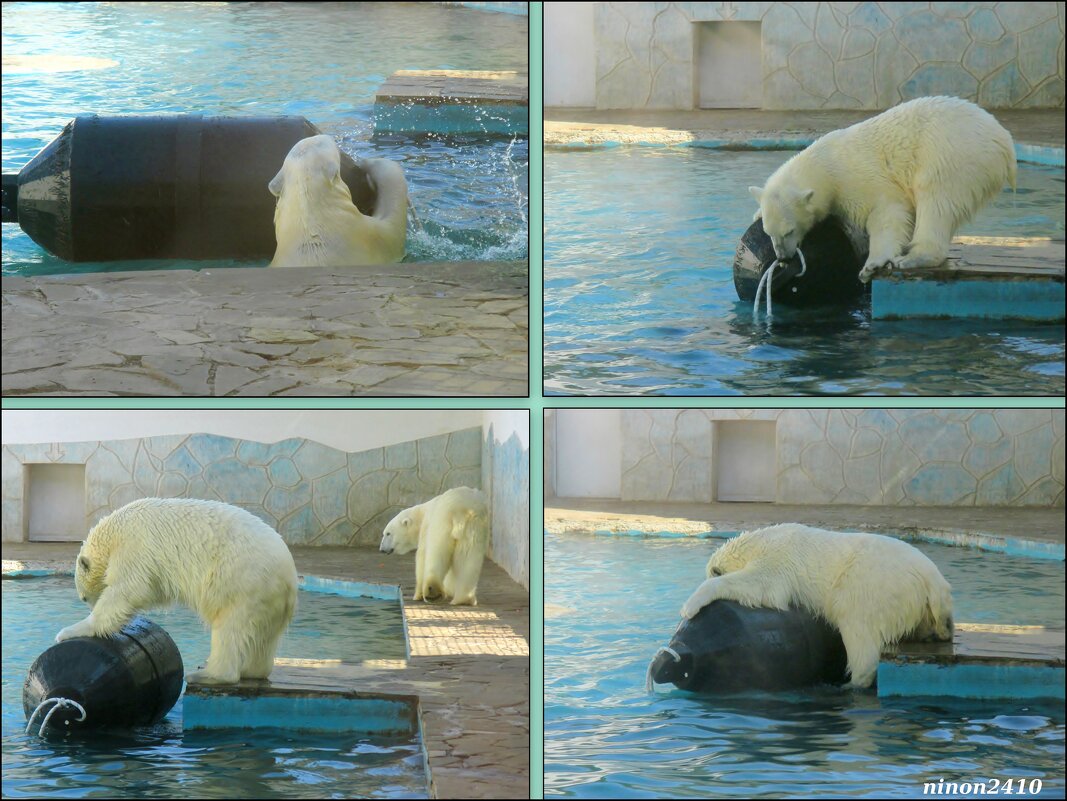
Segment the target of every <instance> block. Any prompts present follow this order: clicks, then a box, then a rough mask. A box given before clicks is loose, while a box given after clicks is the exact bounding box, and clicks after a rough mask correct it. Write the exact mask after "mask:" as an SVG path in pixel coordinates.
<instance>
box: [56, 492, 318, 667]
mask: <svg viewBox="0 0 1067 801" xmlns="http://www.w3.org/2000/svg"><path fill="white" fill-rule="evenodd" d="M74 583H75V586H76V587H77V589H78V595H79V596H81V599H82V600H83V601H86V602H87V603H88V604H89V607H90V609H91V610H92V612H91V613H90V614H89V616H88V617H87V618H85V619H84V620H80V621H78V622H77V623H75V624H73V625H71V626H67V627H66V628H65V629H63V630H62V631H60V632H59V634H58V635H56V642H60V641H62V640H67V639H70V638H71V637H89V636H93V637H104V636H107V635H109V634H114V633H115V632H117V631H119V630H120V629H121V628H122V627H123V626H124V625H125V624H126V623H127V622H128V621H129V619H130V618H131V617H132V616H133V615H134V614H135V613H137V612H138V611H139V610H142V609H149V608H152V607H157V606H164V605H169V604H174V603H180V604H183V605H184V606H187V607H189V608H190V609H192V610H193V611H194V612H196V613H197V614H198V615H200V617H201V619H203V621H204V622H205V623H207V624H208V625H209V626H211V654H210V656H208V660H207V667H206V669H205V670H200V671H195V672H193V673H190V674H189V676H188V677H187V678H188V680H189V681H190V682H200V683H202V684H235V683H237V681H238V680H239V679H265V678H267V677H268V676H269V675H270V672H271V669H272V668H273V667H274V652H275V650H276V648H277V646H278V640H279V638H280V637H281V636H282V632H284V631H285V627H286V626H288V625H289V621H290V620H292V617H293V613H294V611H295V610H296V584H297V581H296V565H295V564H293V557H292V555H291V554H290V553H289V549H288V547H286V545H285V543H284V542H283V541H282V538H281V537H280V536H279V535H278V532H276V531H275V530H274V529H272V528H271V527H270V526H268V525H267V524H266V523H264V522H263V521H262V520H260V519H259V518H258V517H256V516H255V515H254V514H252V513H251V512H246V511H245V510H244V509H238V508H237V507H235V506H230V505H229V504H225V503H219V502H217V501H201V500H185V499H176V498H167V499H163V498H144V499H142V500H139V501H133V502H132V503H128V504H126V505H125V506H123V507H122V508H121V509H118V510H116V511H114V512H112V513H111V514H109V515H108V516H107V517H105V518H104V519H103V520H101V521H100V522H99V523H97V524H96V525H95V526H93V529H92V531H90V532H89V536H88V537H86V539H85V542H84V543H83V544H82V547H81V550H80V551H79V552H78V561H77V563H76V564H75V568H74Z"/></svg>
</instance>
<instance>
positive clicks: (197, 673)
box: [185, 670, 241, 684]
mask: <svg viewBox="0 0 1067 801" xmlns="http://www.w3.org/2000/svg"><path fill="white" fill-rule="evenodd" d="M240 680H241V677H240V676H238V675H236V674H234V675H233V676H217V675H215V674H214V673H211V672H210V671H208V670H194V671H193V672H192V673H189V674H188V675H187V676H186V677H185V681H186V682H187V683H188V684H237V682H239V681H240Z"/></svg>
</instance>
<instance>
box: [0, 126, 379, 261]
mask: <svg viewBox="0 0 1067 801" xmlns="http://www.w3.org/2000/svg"><path fill="white" fill-rule="evenodd" d="M319 133H321V131H319V130H318V128H316V127H315V126H314V125H312V124H311V123H310V122H308V121H307V120H306V119H304V118H303V117H298V116H284V117H205V116H203V115H200V114H180V115H160V116H118V117H105V116H99V115H91V116H84V117H76V118H75V119H74V120H72V121H71V122H69V123H67V126H66V127H65V128H64V129H63V131H62V133H60V134H59V136H58V137H56V138H55V139H54V140H53V141H52V142H51V143H50V144H49V145H47V146H46V147H45V148H44V149H42V150H41V151H40V152H39V153H38V154H37V155H36V156H34V157H33V159H32V160H30V162H29V163H28V164H26V166H24V167H23V168H22V170H21V171H20V172H19V174H18V175H17V176H14V175H5V176H4V201H3V207H4V222H14V221H17V222H18V223H19V225H21V226H22V230H24V231H25V232H26V233H27V234H29V236H30V237H31V238H32V239H33V241H34V242H36V243H37V244H39V245H40V246H41V247H43V248H45V249H46V250H48V251H49V252H51V253H54V254H55V255H57V256H59V257H60V258H63V259H66V260H68V261H117V260H122V259H228V258H232V259H254V258H267V257H270V256H272V255H273V254H274V249H275V238H274V203H275V199H274V196H273V195H271V193H270V191H269V190H268V189H267V184H268V183H269V182H270V180H271V178H273V177H274V176H275V175H276V174H277V173H278V170H280V169H281V167H282V163H283V162H284V161H285V156H286V155H287V154H288V153H289V150H290V148H292V146H293V145H295V144H296V143H297V142H299V141H300V140H301V139H305V138H307V137H309V136H315V135H317V134H319ZM341 177H342V178H343V179H344V181H345V183H347V184H348V187H349V189H350V190H351V192H352V200H353V201H354V202H355V204H356V206H358V207H359V209H360V210H361V211H363V212H364V213H370V212H371V211H372V210H373V207H374V196H375V193H374V189H373V187H372V185H371V184H370V182H369V180H368V178H367V175H366V173H365V172H364V170H363V169H362V168H360V167H359V166H357V165H356V163H355V162H354V161H353V160H352V159H351V158H350V157H349V156H348V155H346V154H345V153H342V154H341Z"/></svg>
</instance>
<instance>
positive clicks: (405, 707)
mask: <svg viewBox="0 0 1067 801" xmlns="http://www.w3.org/2000/svg"><path fill="white" fill-rule="evenodd" d="M182 716H183V717H182V726H183V727H184V728H185V729H186V730H189V729H262V728H284V729H299V730H302V731H345V732H362V733H366V734H397V733H402V734H412V733H414V732H415V731H416V730H417V726H416V720H415V704H414V703H413V702H411V701H408V700H406V699H399V698H398V699H395V700H393V699H387V698H348V697H344V696H340V695H316V696H308V695H271V696H253V697H241V696H237V695H221V694H217V693H211V694H208V695H201V694H200V693H198V692H196V690H193V691H192V692H190V691H189V690H188V689H187V690H186V693H185V696H184V701H183V712H182Z"/></svg>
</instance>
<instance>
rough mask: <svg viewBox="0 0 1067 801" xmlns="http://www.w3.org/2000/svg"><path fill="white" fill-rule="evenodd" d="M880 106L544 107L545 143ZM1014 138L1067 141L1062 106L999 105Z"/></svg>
mask: <svg viewBox="0 0 1067 801" xmlns="http://www.w3.org/2000/svg"><path fill="white" fill-rule="evenodd" d="M878 113H879V112H877V111H757V110H753V109H702V110H699V111H630V110H623V111H596V110H594V109H565V108H546V109H545V144H546V145H574V144H597V143H600V142H623V143H627V142H630V143H632V142H656V143H663V144H680V143H682V142H689V141H693V140H695V139H728V140H736V141H739V142H742V141H747V140H750V139H754V138H765V137H779V136H790V135H793V136H798V137H808V138H810V137H813V136H821V135H822V134H824V133H827V132H828V131H833V130H836V129H838V128H844V127H846V126H848V125H852V124H853V123H856V122H859V121H860V120H864V119H867V118H868V117H871V116H874V115H875V114H878ZM993 113H994V114H995V115H996V118H997V119H998V120H1000V122H1001V124H1002V125H1004V127H1005V128H1007V129H1008V130H1009V131H1010V132H1011V134H1012V136H1013V137H1015V141H1016V142H1019V143H1025V144H1031V145H1043V146H1046V147H1063V146H1064V114H1063V109H1030V110H1025V111H1017V110H1010V109H1006V110H1000V109H998V110H996V111H994V112H993Z"/></svg>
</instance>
